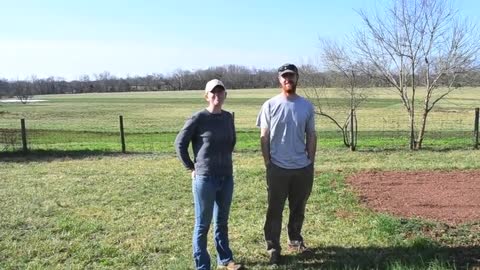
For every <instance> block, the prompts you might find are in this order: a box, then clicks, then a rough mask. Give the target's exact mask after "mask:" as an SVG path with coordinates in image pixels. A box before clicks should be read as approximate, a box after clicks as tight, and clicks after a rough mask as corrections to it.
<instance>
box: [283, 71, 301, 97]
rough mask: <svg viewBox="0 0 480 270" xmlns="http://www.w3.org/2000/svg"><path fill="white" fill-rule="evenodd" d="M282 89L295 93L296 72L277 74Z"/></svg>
mask: <svg viewBox="0 0 480 270" xmlns="http://www.w3.org/2000/svg"><path fill="white" fill-rule="evenodd" d="M278 80H279V81H280V85H281V86H282V90H283V91H285V92H287V93H295V91H296V89H297V80H298V77H297V74H295V73H284V74H282V75H280V76H278Z"/></svg>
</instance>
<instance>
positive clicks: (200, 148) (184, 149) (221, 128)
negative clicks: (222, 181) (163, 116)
mask: <svg viewBox="0 0 480 270" xmlns="http://www.w3.org/2000/svg"><path fill="white" fill-rule="evenodd" d="M190 142H191V143H192V148H193V155H194V160H193V161H192V159H191V158H190V155H189V153H188V147H189V145H190ZM235 143H236V134H235V125H234V123H233V117H232V114H230V113H229V112H227V111H223V110H222V112H221V113H219V114H215V113H210V112H209V111H207V110H206V109H204V110H202V111H199V112H197V113H195V114H194V115H192V117H190V118H189V119H188V120H187V121H186V122H185V125H184V126H183V128H182V129H181V130H180V132H179V133H178V135H177V138H176V139H175V150H176V152H177V156H178V158H179V159H180V161H181V162H182V163H183V165H184V166H185V168H187V169H189V170H195V173H196V174H197V175H213V176H229V175H232V174H233V168H232V167H233V165H232V152H233V148H234V146H235Z"/></svg>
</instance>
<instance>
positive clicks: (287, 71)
mask: <svg viewBox="0 0 480 270" xmlns="http://www.w3.org/2000/svg"><path fill="white" fill-rule="evenodd" d="M286 73H293V74H297V73H296V72H295V71H293V70H289V69H287V70H284V71H282V72H280V73H278V75H283V74H286Z"/></svg>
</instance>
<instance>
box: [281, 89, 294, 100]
mask: <svg viewBox="0 0 480 270" xmlns="http://www.w3.org/2000/svg"><path fill="white" fill-rule="evenodd" d="M282 96H284V97H286V98H287V99H293V98H296V97H298V95H297V93H296V92H295V91H291V92H287V91H282Z"/></svg>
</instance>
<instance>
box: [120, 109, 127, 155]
mask: <svg viewBox="0 0 480 270" xmlns="http://www.w3.org/2000/svg"><path fill="white" fill-rule="evenodd" d="M120 140H121V142H122V153H125V152H126V147H125V132H124V131H123V116H122V115H120Z"/></svg>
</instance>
